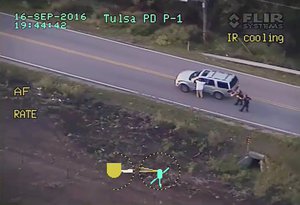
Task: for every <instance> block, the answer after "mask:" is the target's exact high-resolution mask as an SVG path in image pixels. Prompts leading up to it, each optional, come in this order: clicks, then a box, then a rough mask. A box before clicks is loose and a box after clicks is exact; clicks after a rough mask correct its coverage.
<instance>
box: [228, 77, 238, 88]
mask: <svg viewBox="0 0 300 205" xmlns="http://www.w3.org/2000/svg"><path fill="white" fill-rule="evenodd" d="M237 82H238V79H237V77H236V76H234V78H232V80H231V82H230V83H229V84H230V88H233V87H234V86H235V85H236V83H237Z"/></svg>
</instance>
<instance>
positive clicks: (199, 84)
mask: <svg viewBox="0 0 300 205" xmlns="http://www.w3.org/2000/svg"><path fill="white" fill-rule="evenodd" d="M194 82H195V83H196V96H197V97H198V98H203V89H204V85H205V82H203V81H201V80H200V79H199V78H198V79H196V80H194Z"/></svg>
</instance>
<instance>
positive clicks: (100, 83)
mask: <svg viewBox="0 0 300 205" xmlns="http://www.w3.org/2000/svg"><path fill="white" fill-rule="evenodd" d="M0 58H4V59H7V60H11V61H15V62H18V63H22V64H25V65H29V66H33V67H37V68H41V69H43V70H47V71H51V72H53V73H58V74H61V75H65V76H68V77H72V78H76V79H79V80H84V81H87V82H90V83H95V84H99V85H103V86H106V87H110V88H114V89H117V90H122V91H125V92H130V93H134V94H139V92H137V91H134V90H130V89H127V88H123V87H119V86H116V85H111V84H108V83H103V82H100V81H96V80H92V79H89V78H85V77H81V76H78V75H74V74H71V73H67V72H63V71H58V70H55V69H52V68H49V67H45V66H41V65H37V64H33V63H29V62H26V61H22V60H18V59H15V58H11V57H8V56H3V55H0Z"/></svg>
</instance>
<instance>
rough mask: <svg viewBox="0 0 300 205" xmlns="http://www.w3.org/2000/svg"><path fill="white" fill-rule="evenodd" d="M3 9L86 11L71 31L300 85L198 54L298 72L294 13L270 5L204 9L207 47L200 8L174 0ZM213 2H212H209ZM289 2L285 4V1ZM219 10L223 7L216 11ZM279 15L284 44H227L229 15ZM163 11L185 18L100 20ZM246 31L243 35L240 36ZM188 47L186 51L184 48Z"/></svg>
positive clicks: (12, 1)
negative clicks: (131, 21)
mask: <svg viewBox="0 0 300 205" xmlns="http://www.w3.org/2000/svg"><path fill="white" fill-rule="evenodd" d="M0 2H1V5H3V6H2V9H1V10H2V11H6V12H11V13H12V12H15V11H18V12H24V11H26V12H34V11H41V12H45V11H48V12H70V13H83V12H84V13H86V14H87V17H88V18H87V19H86V20H85V21H77V22H76V21H72V22H68V25H69V26H70V28H72V29H75V30H80V31H83V32H87V33H92V34H95V35H99V36H102V37H107V38H110V39H114V40H119V41H124V42H128V43H132V44H136V45H139V46H143V47H146V48H150V49H154V50H157V51H162V52H166V53H170V54H174V55H176V56H181V57H185V58H189V59H193V60H197V61H200V62H204V63H209V64H213V65H216V66H222V67H225V68H229V69H232V70H237V71H241V72H245V73H249V74H253V75H257V76H261V77H265V78H269V79H273V80H277V81H281V82H285V83H288V84H293V85H298V86H299V85H300V80H299V76H298V75H294V74H288V73H284V72H280V71H274V70H269V69H263V68H258V67H252V66H247V65H241V64H237V63H232V62H227V61H223V60H219V59H214V58H210V57H206V56H204V55H202V54H201V53H202V52H208V53H215V54H220V55H224V56H225V55H229V56H231V57H237V58H242V59H248V60H254V61H258V62H263V63H267V64H274V65H279V66H284V67H289V68H292V69H296V70H299V68H300V62H299V53H300V52H299V46H297V45H298V44H299V38H298V36H299V30H298V29H296V28H298V27H297V21H296V20H295V19H296V16H297V15H296V13H295V11H294V10H290V9H287V8H284V7H278V6H274V5H273V6H272V5H269V4H264V3H260V4H261V5H259V6H258V3H257V2H256V3H254V2H252V1H251V2H249V1H246V0H243V1H235V2H234V3H228V2H227V1H217V2H216V3H214V4H213V5H209V8H208V9H209V10H210V12H209V15H208V29H209V32H208V37H207V43H206V44H204V43H203V42H202V38H201V36H202V30H201V28H202V25H201V22H202V19H201V18H200V17H199V16H201V12H200V13H199V10H201V9H200V6H199V5H197V4H194V3H191V4H185V3H183V2H179V1H175V0H173V1H169V2H168V3H164V4H161V3H157V2H159V1H157V2H156V1H144V0H125V1H122V3H120V2H119V1H105V0H101V1H100V0H99V1H97V0H88V1H84V2H83V1H70V0H55V1H54V0H53V1H47V0H27V1H22V3H20V2H19V1H16V0H9V1H8V0H0ZM210 2H213V1H210ZM287 4H288V2H287ZM221 8H224V9H221ZM250 10H251V11H257V12H263V11H268V12H270V11H278V10H279V11H281V13H283V14H284V15H286V17H285V21H286V22H285V23H286V27H285V30H284V34H285V41H286V42H285V43H284V44H282V45H280V44H276V43H273V44H269V45H267V44H265V43H257V44H242V43H236V44H230V43H227V41H226V36H227V34H226V32H228V31H229V30H230V27H229V26H228V22H227V21H228V20H227V18H228V16H229V15H230V14H231V13H242V12H247V11H250ZM151 12H152V13H158V14H161V13H163V12H168V13H171V14H178V13H182V14H183V16H184V19H185V23H183V24H171V23H167V24H163V23H162V22H161V21H158V22H157V24H143V23H141V22H137V23H136V24H106V23H104V20H103V14H104V13H110V14H118V13H122V14H124V15H134V16H136V18H137V19H141V16H142V15H143V13H151ZM245 33H247V32H245ZM188 44H189V51H187V45H188Z"/></svg>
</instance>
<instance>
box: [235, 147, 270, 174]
mask: <svg viewBox="0 0 300 205" xmlns="http://www.w3.org/2000/svg"><path fill="white" fill-rule="evenodd" d="M264 164H265V155H263V154H261V153H258V152H253V151H250V152H248V154H247V155H246V156H245V157H244V158H243V159H241V160H240V161H239V165H240V167H241V168H247V169H260V171H263V168H264Z"/></svg>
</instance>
